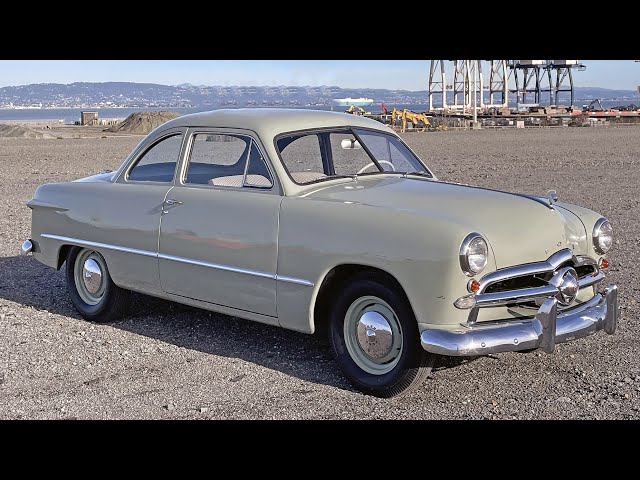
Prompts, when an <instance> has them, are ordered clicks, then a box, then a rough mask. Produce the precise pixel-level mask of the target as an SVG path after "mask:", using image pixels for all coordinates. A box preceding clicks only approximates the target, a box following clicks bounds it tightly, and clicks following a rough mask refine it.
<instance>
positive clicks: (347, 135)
mask: <svg viewBox="0 0 640 480" xmlns="http://www.w3.org/2000/svg"><path fill="white" fill-rule="evenodd" d="M276 147H277V149H278V153H279V155H280V158H281V159H282V162H283V163H284V166H285V167H286V169H287V171H288V172H289V175H290V176H291V179H292V180H293V181H294V182H296V183H298V184H308V183H314V182H319V181H322V180H330V179H334V178H340V177H345V176H349V177H352V176H354V175H375V174H381V173H390V174H392V173H398V174H408V173H409V174H410V173H419V174H422V175H423V176H426V177H432V175H431V172H430V171H429V170H428V169H427V167H426V166H425V165H424V164H423V163H422V162H421V161H420V159H418V158H417V157H416V155H415V154H414V153H413V152H411V150H409V148H408V147H407V146H406V145H405V144H404V143H403V142H402V141H401V140H400V139H399V138H398V137H396V136H395V135H393V134H387V133H384V132H379V131H376V130H363V129H348V128H346V129H345V128H344V127H342V128H336V129H333V130H321V131H314V132H294V133H290V134H286V135H283V136H280V137H278V138H277V140H276Z"/></svg>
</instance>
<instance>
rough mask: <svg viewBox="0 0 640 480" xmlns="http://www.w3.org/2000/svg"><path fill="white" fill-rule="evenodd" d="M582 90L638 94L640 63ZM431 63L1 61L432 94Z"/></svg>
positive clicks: (129, 75)
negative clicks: (429, 90) (599, 88)
mask: <svg viewBox="0 0 640 480" xmlns="http://www.w3.org/2000/svg"><path fill="white" fill-rule="evenodd" d="M581 63H583V64H585V65H586V66H587V69H586V70H585V71H583V72H575V75H574V82H575V85H576V86H578V87H603V88H613V89H623V90H635V89H636V88H637V86H638V85H640V63H639V62H634V61H633V60H584V61H582V62H581ZM428 71H429V61H428V60H0V87H4V86H7V85H25V84H30V83H73V82H108V81H120V82H148V83H160V84H165V85H178V84H181V83H191V84H194V85H246V86H252V85H268V86H275V85H298V86H300V85H312V86H319V85H336V86H339V87H344V88H388V89H403V90H426V89H427V81H428Z"/></svg>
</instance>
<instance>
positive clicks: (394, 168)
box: [357, 160, 396, 175]
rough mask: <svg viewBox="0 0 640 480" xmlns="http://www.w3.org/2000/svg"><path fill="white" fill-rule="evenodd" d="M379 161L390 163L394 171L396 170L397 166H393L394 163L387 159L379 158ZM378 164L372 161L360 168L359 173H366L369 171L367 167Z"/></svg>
mask: <svg viewBox="0 0 640 480" xmlns="http://www.w3.org/2000/svg"><path fill="white" fill-rule="evenodd" d="M378 163H386V164H387V165H389V166H390V167H391V170H392V171H394V172H395V171H396V167H394V166H393V163H391V162H389V161H387V160H378ZM375 165H376V164H375V163H374V162H371V163H370V164H368V165H366V166H364V167H362V168H361V169H360V170H358V172H357V173H358V175H360V174H361V173H364V172H366V171H367V168H369V167H374V166H375Z"/></svg>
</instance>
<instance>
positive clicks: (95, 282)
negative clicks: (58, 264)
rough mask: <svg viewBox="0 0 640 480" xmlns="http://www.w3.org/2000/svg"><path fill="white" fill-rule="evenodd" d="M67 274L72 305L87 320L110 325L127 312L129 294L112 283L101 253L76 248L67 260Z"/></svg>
mask: <svg viewBox="0 0 640 480" xmlns="http://www.w3.org/2000/svg"><path fill="white" fill-rule="evenodd" d="M66 274H67V288H68V290H69V296H70V297H71V302H72V303H73V305H74V307H76V310H78V313H80V315H82V317H83V318H84V319H86V320H89V321H92V322H99V323H104V322H110V321H113V320H115V319H117V318H118V317H119V316H120V315H121V314H122V313H123V312H124V310H125V308H126V306H127V304H128V300H129V292H128V291H127V290H124V289H122V288H120V287H118V286H117V285H116V284H115V283H113V280H111V276H110V275H109V270H108V268H107V263H106V262H105V260H104V257H103V256H102V255H100V253H98V252H96V251H95V250H91V249H89V248H82V247H73V248H72V249H71V251H70V252H69V256H68V257H67V268H66Z"/></svg>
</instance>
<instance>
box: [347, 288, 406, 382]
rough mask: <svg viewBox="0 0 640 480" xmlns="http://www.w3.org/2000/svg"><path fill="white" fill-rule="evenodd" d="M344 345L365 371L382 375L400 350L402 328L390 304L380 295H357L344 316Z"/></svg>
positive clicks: (392, 365) (393, 363)
mask: <svg viewBox="0 0 640 480" xmlns="http://www.w3.org/2000/svg"><path fill="white" fill-rule="evenodd" d="M344 340H345V346H346V347H347V351H348V353H349V356H350V357H351V359H352V360H353V361H354V362H355V363H356V365H358V367H360V368H361V369H362V370H364V371H365V372H367V373H371V374H373V375H384V374H385V373H389V372H390V371H391V370H393V369H394V368H395V367H396V365H397V364H398V361H399V360H400V356H401V354H402V347H403V345H402V328H401V327H400V321H399V320H398V317H397V316H396V314H395V312H394V311H393V309H392V308H391V306H390V305H389V304H388V303H387V302H385V301H384V300H382V299H381V298H378V297H374V296H366V297H360V298H358V299H357V300H355V301H354V302H353V303H352V304H351V306H350V307H349V309H348V310H347V313H346V315H345V319H344Z"/></svg>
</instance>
